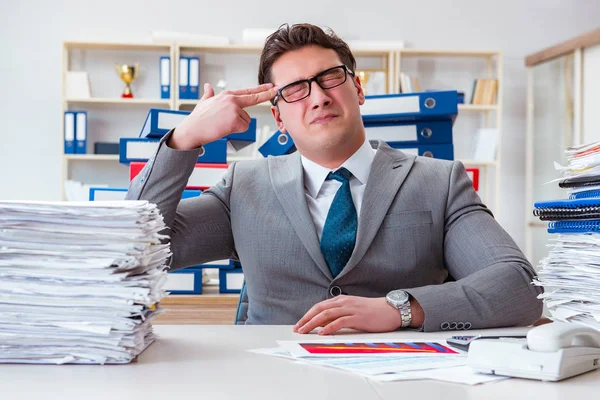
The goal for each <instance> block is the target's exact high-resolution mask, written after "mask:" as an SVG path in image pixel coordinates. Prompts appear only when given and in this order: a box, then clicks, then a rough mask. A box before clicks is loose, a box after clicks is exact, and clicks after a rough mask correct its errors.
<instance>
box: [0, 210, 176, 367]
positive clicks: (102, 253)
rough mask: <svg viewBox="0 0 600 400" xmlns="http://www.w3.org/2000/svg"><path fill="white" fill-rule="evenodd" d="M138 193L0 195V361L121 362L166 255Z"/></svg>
mask: <svg viewBox="0 0 600 400" xmlns="http://www.w3.org/2000/svg"><path fill="white" fill-rule="evenodd" d="M163 229H165V224H164V222H163V219H162V216H161V215H160V213H159V210H158V208H157V207H156V206H155V205H154V204H150V203H148V202H146V201H122V202H81V203H78V202H10V201H0V362H9V363H53V364H63V363H78V364H79V363H81V364H105V363H127V362H130V361H131V360H132V359H133V358H134V357H136V356H137V355H138V354H140V353H141V352H142V351H143V350H144V349H145V348H146V347H147V346H148V345H150V343H152V342H153V340H154V335H153V332H152V325H151V324H150V321H151V320H152V318H153V317H154V316H156V315H157V314H158V313H160V312H161V310H160V309H158V307H157V306H156V305H157V303H158V302H159V301H160V300H161V299H162V298H163V297H164V295H165V292H164V290H163V289H162V287H163V283H164V282H165V280H166V271H165V268H166V260H167V258H168V257H169V256H170V255H171V252H170V247H169V245H168V244H161V241H162V239H166V238H167V236H165V235H161V234H159V232H160V231H162V230H163Z"/></svg>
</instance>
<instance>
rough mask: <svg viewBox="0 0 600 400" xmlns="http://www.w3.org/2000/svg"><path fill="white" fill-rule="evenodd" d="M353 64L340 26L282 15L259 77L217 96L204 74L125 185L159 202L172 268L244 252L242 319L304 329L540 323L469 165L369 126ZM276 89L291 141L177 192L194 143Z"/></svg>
mask: <svg viewBox="0 0 600 400" xmlns="http://www.w3.org/2000/svg"><path fill="white" fill-rule="evenodd" d="M355 65H356V63H355V59H354V57H353V55H352V53H351V51H350V49H349V47H348V45H347V44H346V43H345V42H344V41H343V40H341V39H340V38H339V37H337V36H336V35H335V34H334V33H333V32H324V31H323V30H321V29H320V28H319V27H316V26H313V25H309V24H300V25H293V26H288V25H283V26H282V27H280V28H279V29H278V30H277V31H276V32H274V33H273V34H272V35H271V36H270V37H269V38H268V39H267V41H266V43H265V47H264V49H263V52H262V55H261V59H260V67H259V75H258V78H259V83H260V86H258V87H255V88H251V89H242V90H233V91H226V92H223V93H220V94H219V95H216V96H215V95H214V91H213V89H212V87H210V85H206V86H205V87H204V94H203V96H202V98H201V99H200V101H199V102H198V104H197V106H196V107H195V109H194V111H193V112H192V113H191V114H190V115H189V116H188V117H187V118H186V119H185V120H184V121H183V122H182V123H181V124H180V125H179V126H177V127H176V128H175V129H174V130H172V131H171V132H169V133H168V134H167V135H166V136H165V137H164V138H163V139H162V140H161V143H160V146H159V149H158V150H157V152H156V153H155V155H154V156H153V157H152V159H151V160H150V161H149V162H148V163H147V165H146V167H145V168H144V170H143V171H142V172H141V173H140V174H139V175H138V176H137V177H136V178H135V179H134V180H133V181H132V182H131V185H130V188H129V192H128V194H127V198H128V199H145V200H149V201H151V202H153V203H156V204H157V205H158V207H159V209H160V210H161V212H162V214H163V216H164V219H165V222H166V224H167V225H168V226H169V227H170V232H169V233H170V240H171V249H172V252H173V257H172V260H171V268H172V269H179V268H183V267H186V266H190V265H196V264H201V263H205V262H208V261H212V260H218V259H225V258H234V259H238V260H240V262H241V264H242V266H243V268H244V277H245V280H246V286H247V293H248V298H249V309H248V319H247V321H246V323H247V324H289V325H294V330H295V331H297V332H300V333H309V332H314V331H315V330H316V331H318V332H319V334H331V333H334V332H336V331H338V330H340V329H342V328H354V329H358V330H362V331H369V332H385V331H393V330H396V329H400V328H413V329H421V330H423V331H426V332H427V331H439V330H460V329H476V328H492V327H501V326H513V325H528V324H531V323H533V322H534V321H535V320H536V319H537V318H538V317H539V316H540V315H541V310H542V303H541V301H540V300H538V299H537V298H536V297H537V295H538V294H539V291H540V290H541V289H540V288H538V287H536V286H533V285H531V284H530V282H531V281H532V278H533V276H534V270H533V268H532V267H531V265H530V264H529V262H528V261H527V260H526V258H525V257H524V256H523V254H522V253H521V251H520V250H519V248H518V247H517V245H516V244H515V243H514V241H513V240H512V239H511V238H510V236H509V235H508V234H507V233H506V232H505V231H504V230H503V229H502V227H500V225H499V224H498V223H497V222H496V221H495V220H494V218H493V216H492V214H491V212H490V211H489V210H488V209H487V208H486V206H485V205H484V204H482V202H481V200H480V199H479V197H478V196H477V194H476V192H475V191H474V190H473V187H472V184H471V181H470V180H469V178H468V176H467V174H466V172H465V169H464V167H463V165H462V164H461V163H460V162H458V161H454V162H452V161H443V160H436V159H431V158H424V157H415V156H412V155H407V154H404V153H402V152H401V151H398V150H394V149H392V148H390V147H389V146H387V145H386V144H385V143H384V142H382V141H379V142H372V143H371V142H369V141H367V140H366V139H365V129H364V126H363V123H362V119H361V114H360V106H361V105H362V104H363V103H364V101H365V96H364V91H363V88H362V87H361V83H360V80H359V78H358V77H357V76H356V75H355V73H354V71H355ZM269 100H270V101H271V102H272V104H273V105H272V107H271V110H272V113H273V117H274V119H275V121H276V124H277V127H278V128H279V130H280V131H282V132H288V133H289V134H290V136H291V137H292V138H293V140H294V143H295V144H296V148H297V152H295V153H293V154H291V155H286V156H281V157H269V158H267V159H261V160H253V161H244V162H238V163H235V164H231V165H230V166H229V168H228V170H227V173H226V174H225V176H224V178H223V179H222V180H221V182H219V183H218V184H217V185H215V186H214V187H212V188H210V189H209V190H207V191H205V192H204V193H203V194H202V195H201V196H200V197H197V198H192V199H186V200H180V196H181V193H182V191H183V190H184V188H185V186H186V182H187V180H188V177H189V176H190V174H191V172H192V170H193V168H194V164H195V162H196V160H197V157H198V154H199V151H200V149H201V147H202V145H204V144H206V143H210V142H212V141H214V140H217V139H220V138H222V137H224V136H226V135H228V134H230V133H233V132H240V131H244V130H246V129H247V127H248V124H249V123H250V116H249V115H248V113H247V112H246V111H245V110H244V109H245V108H246V107H249V106H252V105H255V104H258V103H262V102H264V101H269ZM316 328H320V329H316Z"/></svg>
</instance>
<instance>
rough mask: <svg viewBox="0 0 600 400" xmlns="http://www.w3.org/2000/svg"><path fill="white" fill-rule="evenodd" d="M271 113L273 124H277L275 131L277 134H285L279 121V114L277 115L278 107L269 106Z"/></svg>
mask: <svg viewBox="0 0 600 400" xmlns="http://www.w3.org/2000/svg"><path fill="white" fill-rule="evenodd" d="M271 113H272V114H273V119H275V123H276V124H277V129H279V132H281V133H285V132H286V129H285V126H284V125H283V121H282V120H281V114H280V113H279V107H277V106H271Z"/></svg>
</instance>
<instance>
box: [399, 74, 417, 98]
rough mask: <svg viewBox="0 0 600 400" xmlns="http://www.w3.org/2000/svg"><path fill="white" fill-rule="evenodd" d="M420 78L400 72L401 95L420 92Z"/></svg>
mask: <svg viewBox="0 0 600 400" xmlns="http://www.w3.org/2000/svg"><path fill="white" fill-rule="evenodd" d="M420 91H421V86H420V85H419V78H417V77H416V76H410V75H408V74H405V73H404V72H400V93H415V92H420Z"/></svg>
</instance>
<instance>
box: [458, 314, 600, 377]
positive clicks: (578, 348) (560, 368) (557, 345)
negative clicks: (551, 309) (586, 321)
mask: <svg viewBox="0 0 600 400" xmlns="http://www.w3.org/2000/svg"><path fill="white" fill-rule="evenodd" d="M467 365H468V366H470V367H471V368H473V369H474V370H475V371H476V372H482V373H487V374H494V375H503V376H512V377H517V378H528V379H539V380H544V381H560V380H562V379H565V378H569V377H571V376H575V375H579V374H582V373H584V372H588V371H591V370H594V369H597V368H600V331H597V330H595V329H592V328H589V327H587V326H585V325H582V324H578V323H566V322H559V321H555V322H552V323H548V324H544V325H540V326H537V327H535V328H532V329H531V330H530V331H529V332H528V333H527V338H526V339H483V338H482V339H479V340H475V341H473V342H472V343H471V344H470V346H469V353H468V356H467Z"/></svg>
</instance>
